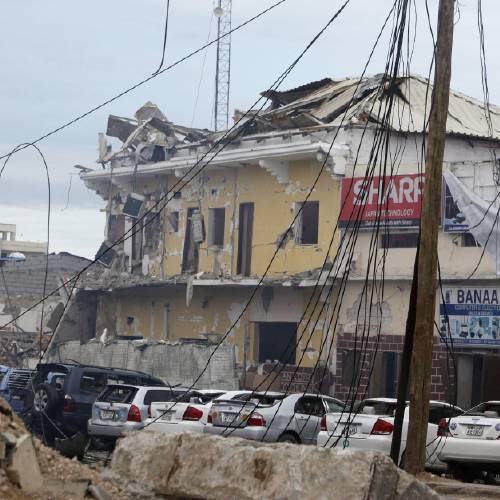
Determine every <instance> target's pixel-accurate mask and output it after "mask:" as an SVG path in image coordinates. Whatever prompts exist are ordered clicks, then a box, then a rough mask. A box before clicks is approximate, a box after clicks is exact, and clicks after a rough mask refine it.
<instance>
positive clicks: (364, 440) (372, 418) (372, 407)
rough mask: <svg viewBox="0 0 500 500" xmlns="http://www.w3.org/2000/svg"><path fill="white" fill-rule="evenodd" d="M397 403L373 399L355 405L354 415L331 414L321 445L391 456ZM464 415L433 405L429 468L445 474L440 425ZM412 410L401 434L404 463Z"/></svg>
mask: <svg viewBox="0 0 500 500" xmlns="http://www.w3.org/2000/svg"><path fill="white" fill-rule="evenodd" d="M396 404H397V400H396V399H393V398H370V399H365V400H364V401H361V402H360V403H359V404H357V405H355V406H354V408H353V410H352V411H351V412H349V411H345V412H343V413H342V412H341V413H339V412H337V413H328V414H327V415H325V417H323V419H322V421H321V430H320V432H319V434H318V442H317V444H318V446H320V447H333V446H339V447H341V448H342V447H343V448H347V447H349V449H355V450H378V451H381V452H382V453H385V454H387V455H389V454H390V451H391V443H392V431H393V429H394V414H395V412H396ZM462 413H463V410H462V409H461V408H458V407H457V406H453V405H450V404H449V403H445V402H441V401H431V402H430V403H429V424H428V426H427V438H426V443H427V448H426V452H427V458H426V468H428V469H429V470H435V471H445V470H446V468H447V467H446V464H445V463H443V462H441V461H440V460H439V458H438V452H439V449H440V447H442V445H443V443H442V438H441V433H440V431H439V423H440V422H441V421H443V419H449V418H450V417H454V416H456V415H460V414H462ZM408 421H409V408H408V407H407V408H406V410H405V413H404V417H403V429H402V435H401V449H400V456H399V458H400V463H402V462H403V461H404V452H405V448H406V438H407V433H408Z"/></svg>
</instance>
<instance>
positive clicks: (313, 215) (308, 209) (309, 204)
mask: <svg viewBox="0 0 500 500" xmlns="http://www.w3.org/2000/svg"><path fill="white" fill-rule="evenodd" d="M301 207H302V211H301V212H300V214H299V216H298V217H297V220H296V231H295V241H296V243H297V244H299V245H315V244H317V243H318V224H319V201H304V202H300V203H297V205H296V210H297V212H298V211H299V210H300V209H301Z"/></svg>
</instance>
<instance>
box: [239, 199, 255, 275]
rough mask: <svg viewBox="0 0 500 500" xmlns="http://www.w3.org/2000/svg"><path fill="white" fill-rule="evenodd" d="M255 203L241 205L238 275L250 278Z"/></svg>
mask: <svg viewBox="0 0 500 500" xmlns="http://www.w3.org/2000/svg"><path fill="white" fill-rule="evenodd" d="M253 210H254V204H253V203H240V215H239V231H238V261H237V264H236V274H241V275H242V276H250V272H251V268H252V239H253Z"/></svg>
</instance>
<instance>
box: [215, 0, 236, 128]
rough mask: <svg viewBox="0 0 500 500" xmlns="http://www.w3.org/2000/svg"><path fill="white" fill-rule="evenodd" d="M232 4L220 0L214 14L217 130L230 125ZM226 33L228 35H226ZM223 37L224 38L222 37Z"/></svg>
mask: <svg viewBox="0 0 500 500" xmlns="http://www.w3.org/2000/svg"><path fill="white" fill-rule="evenodd" d="M231 4H232V0H218V2H217V7H215V9H214V15H215V16H216V17H217V38H218V39H219V40H218V41H217V61H216V66H215V106H214V126H215V130H216V131H218V130H227V128H228V126H229V86H230V83H231V35H229V34H227V33H229V32H230V31H231ZM224 35H226V36H224ZM221 37H223V38H221Z"/></svg>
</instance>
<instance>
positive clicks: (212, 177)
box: [163, 161, 340, 276]
mask: <svg viewBox="0 0 500 500" xmlns="http://www.w3.org/2000/svg"><path fill="white" fill-rule="evenodd" d="M319 170H320V165H319V164H318V163H317V162H315V161H297V162H291V163H290V167H289V182H288V184H280V183H278V182H277V180H276V179H275V178H274V177H273V176H272V175H271V174H270V173H268V172H267V171H266V170H264V169H262V168H260V167H257V166H246V167H241V168H227V169H225V170H217V171H208V172H207V173H206V174H204V175H203V176H201V177H200V180H199V181H198V183H196V182H195V183H193V184H191V185H190V186H189V188H188V189H186V190H185V191H183V194H182V199H178V200H172V202H170V203H169V204H168V207H167V210H179V211H180V220H179V231H178V233H172V232H171V231H169V230H168V227H167V228H166V229H167V230H166V232H165V257H164V260H163V265H164V272H165V275H166V276H172V275H175V274H179V273H180V272H181V263H182V252H183V247H184V238H185V229H186V218H187V209H188V208H189V207H195V208H199V207H201V211H202V213H203V215H204V218H205V226H206V229H207V233H208V210H209V208H219V207H225V209H226V212H225V235H224V248H223V250H222V252H221V254H220V256H219V262H220V267H221V270H222V272H223V273H224V274H225V275H230V274H236V262H237V249H238V213H239V204H240V203H245V202H253V203H254V224H253V248H252V265H251V274H257V275H262V274H263V273H264V271H265V269H266V266H267V264H268V262H269V261H270V259H271V258H272V255H273V253H274V252H275V250H276V242H277V241H278V240H279V237H280V235H281V234H283V232H284V231H285V230H286V229H287V228H288V226H289V225H290V223H291V222H292V220H293V217H294V213H295V212H294V210H295V208H294V203H295V202H301V201H304V200H305V197H306V196H307V193H308V190H309V189H310V186H311V185H312V184H313V182H314V179H315V178H316V176H317V175H318V173H319ZM173 182H175V180H174V179H172V181H171V184H173ZM339 197H340V182H339V181H338V180H333V179H332V177H331V176H330V175H329V174H328V173H323V174H322V175H321V177H320V179H319V180H318V183H317V185H316V188H315V189H314V191H313V193H312V194H311V196H310V198H309V200H310V201H319V211H320V213H319V228H318V229H319V233H318V244H317V245H298V244H296V243H295V242H294V241H293V239H292V241H289V242H288V243H287V245H286V247H285V248H284V249H282V250H280V251H279V252H278V255H277V258H276V260H275V261H274V263H273V265H272V267H271V269H270V273H271V274H283V273H288V274H294V273H298V272H302V271H306V270H309V269H314V268H318V267H321V265H322V263H323V259H324V257H325V252H326V250H327V248H328V246H329V243H330V238H331V234H332V230H333V228H334V224H335V223H336V221H337V217H338V209H339ZM167 226H168V225H167ZM335 248H336V245H335V244H334V245H333V250H335ZM217 253H218V252H216V251H215V250H214V249H212V248H208V247H207V242H206V241H205V242H204V243H202V244H201V246H200V260H199V271H204V272H213V271H214V259H215V256H216V254H217ZM330 253H332V252H330Z"/></svg>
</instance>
